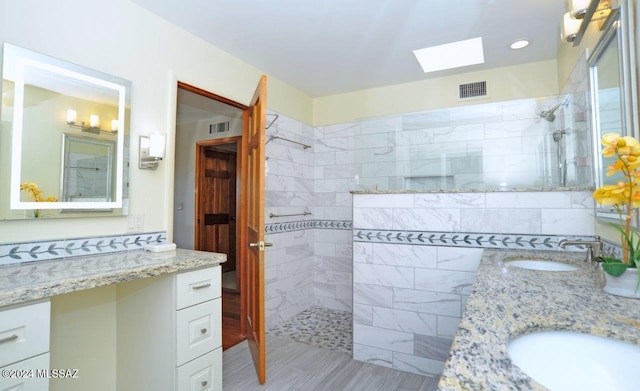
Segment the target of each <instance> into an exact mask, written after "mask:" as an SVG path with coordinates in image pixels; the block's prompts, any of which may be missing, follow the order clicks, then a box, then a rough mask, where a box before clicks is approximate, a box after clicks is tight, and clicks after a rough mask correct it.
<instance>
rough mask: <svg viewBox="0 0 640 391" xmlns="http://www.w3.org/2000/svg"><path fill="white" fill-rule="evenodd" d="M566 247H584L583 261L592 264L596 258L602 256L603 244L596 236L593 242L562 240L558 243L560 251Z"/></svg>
mask: <svg viewBox="0 0 640 391" xmlns="http://www.w3.org/2000/svg"><path fill="white" fill-rule="evenodd" d="M566 246H586V247H587V259H585V261H586V262H589V263H591V262H594V260H595V259H596V258H598V257H600V256H602V253H603V248H604V247H603V246H604V242H602V240H600V236H598V235H596V236H595V240H593V241H588V240H566V239H563V240H561V241H560V243H558V247H560V248H562V249H563V248H565V247H566Z"/></svg>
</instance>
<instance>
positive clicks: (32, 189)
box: [20, 182, 58, 202]
mask: <svg viewBox="0 0 640 391" xmlns="http://www.w3.org/2000/svg"><path fill="white" fill-rule="evenodd" d="M20 191H26V192H28V193H31V197H32V198H33V200H34V201H35V202H58V199H57V198H56V197H47V198H43V197H40V195H41V194H44V190H42V189H39V188H38V185H36V184H35V183H33V182H25V183H22V184H20Z"/></svg>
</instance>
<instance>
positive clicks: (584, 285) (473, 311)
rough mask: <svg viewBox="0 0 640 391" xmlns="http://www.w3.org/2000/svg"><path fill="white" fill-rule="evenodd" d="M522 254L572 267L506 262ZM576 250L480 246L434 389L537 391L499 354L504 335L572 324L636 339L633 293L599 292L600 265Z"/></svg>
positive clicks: (638, 323)
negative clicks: (523, 266) (532, 266)
mask: <svg viewBox="0 0 640 391" xmlns="http://www.w3.org/2000/svg"><path fill="white" fill-rule="evenodd" d="M518 258H520V259H522V258H535V259H549V260H559V261H563V262H566V263H573V264H577V265H579V266H580V270H579V271H571V272H543V271H534V270H526V269H520V268H517V267H513V266H506V265H505V262H504V261H505V260H510V259H518ZM582 259H584V254H583V253H573V254H572V253H567V252H546V251H545V252H542V251H535V252H525V251H509V250H502V251H501V250H485V251H484V254H483V258H482V262H481V264H480V268H479V269H478V273H477V276H476V280H475V282H474V284H473V290H472V293H471V296H470V297H469V300H468V301H467V306H466V308H465V312H464V314H463V315H462V320H461V322H460V326H459V328H458V331H457V333H456V336H455V339H454V341H453V345H452V347H451V351H450V353H449V358H448V360H447V363H446V364H445V369H444V372H443V373H442V376H441V378H440V383H439V384H438V390H442V391H444V390H544V389H546V388H545V387H543V386H542V385H540V384H539V383H537V382H536V381H534V380H533V379H531V378H530V377H529V376H527V375H526V374H525V373H524V372H523V371H522V370H521V369H520V368H518V367H517V366H515V365H513V363H512V362H511V359H510V358H509V356H508V354H507V344H508V343H509V341H510V340H512V339H515V338H517V337H518V336H521V335H523V334H528V333H530V332H534V331H540V330H572V331H578V332H582V333H588V334H593V335H599V336H605V337H610V338H615V339H620V340H624V341H629V342H632V343H635V344H640V311H639V308H640V300H637V299H629V298H624V297H619V296H613V295H610V294H607V293H604V292H602V286H603V285H604V276H603V274H602V273H603V272H602V271H600V270H599V269H597V268H596V267H594V266H593V265H589V264H586V263H583V262H582Z"/></svg>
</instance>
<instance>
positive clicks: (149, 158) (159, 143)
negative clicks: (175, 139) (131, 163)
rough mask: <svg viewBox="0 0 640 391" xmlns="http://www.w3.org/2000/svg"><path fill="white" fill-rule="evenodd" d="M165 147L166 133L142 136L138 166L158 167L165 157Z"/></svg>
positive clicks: (143, 167) (146, 167)
mask: <svg viewBox="0 0 640 391" xmlns="http://www.w3.org/2000/svg"><path fill="white" fill-rule="evenodd" d="M164 147H165V135H164V134H152V135H150V136H140V153H139V155H138V156H139V160H138V168H142V169H152V170H155V169H156V168H158V162H159V161H160V160H162V159H163V158H164Z"/></svg>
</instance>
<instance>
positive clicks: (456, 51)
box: [413, 37, 484, 73]
mask: <svg viewBox="0 0 640 391" xmlns="http://www.w3.org/2000/svg"><path fill="white" fill-rule="evenodd" d="M413 54H414V55H415V56H416V59H417V60H418V62H419V63H420V66H421V67H422V70H423V71H424V72H425V73H427V72H434V71H441V70H443V69H451V68H458V67H464V66H467V65H474V64H483V63H484V52H483V50H482V37H478V38H472V39H467V40H464V41H457V42H452V43H447V44H444V45H438V46H431V47H428V48H424V49H417V50H414V51H413Z"/></svg>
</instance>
